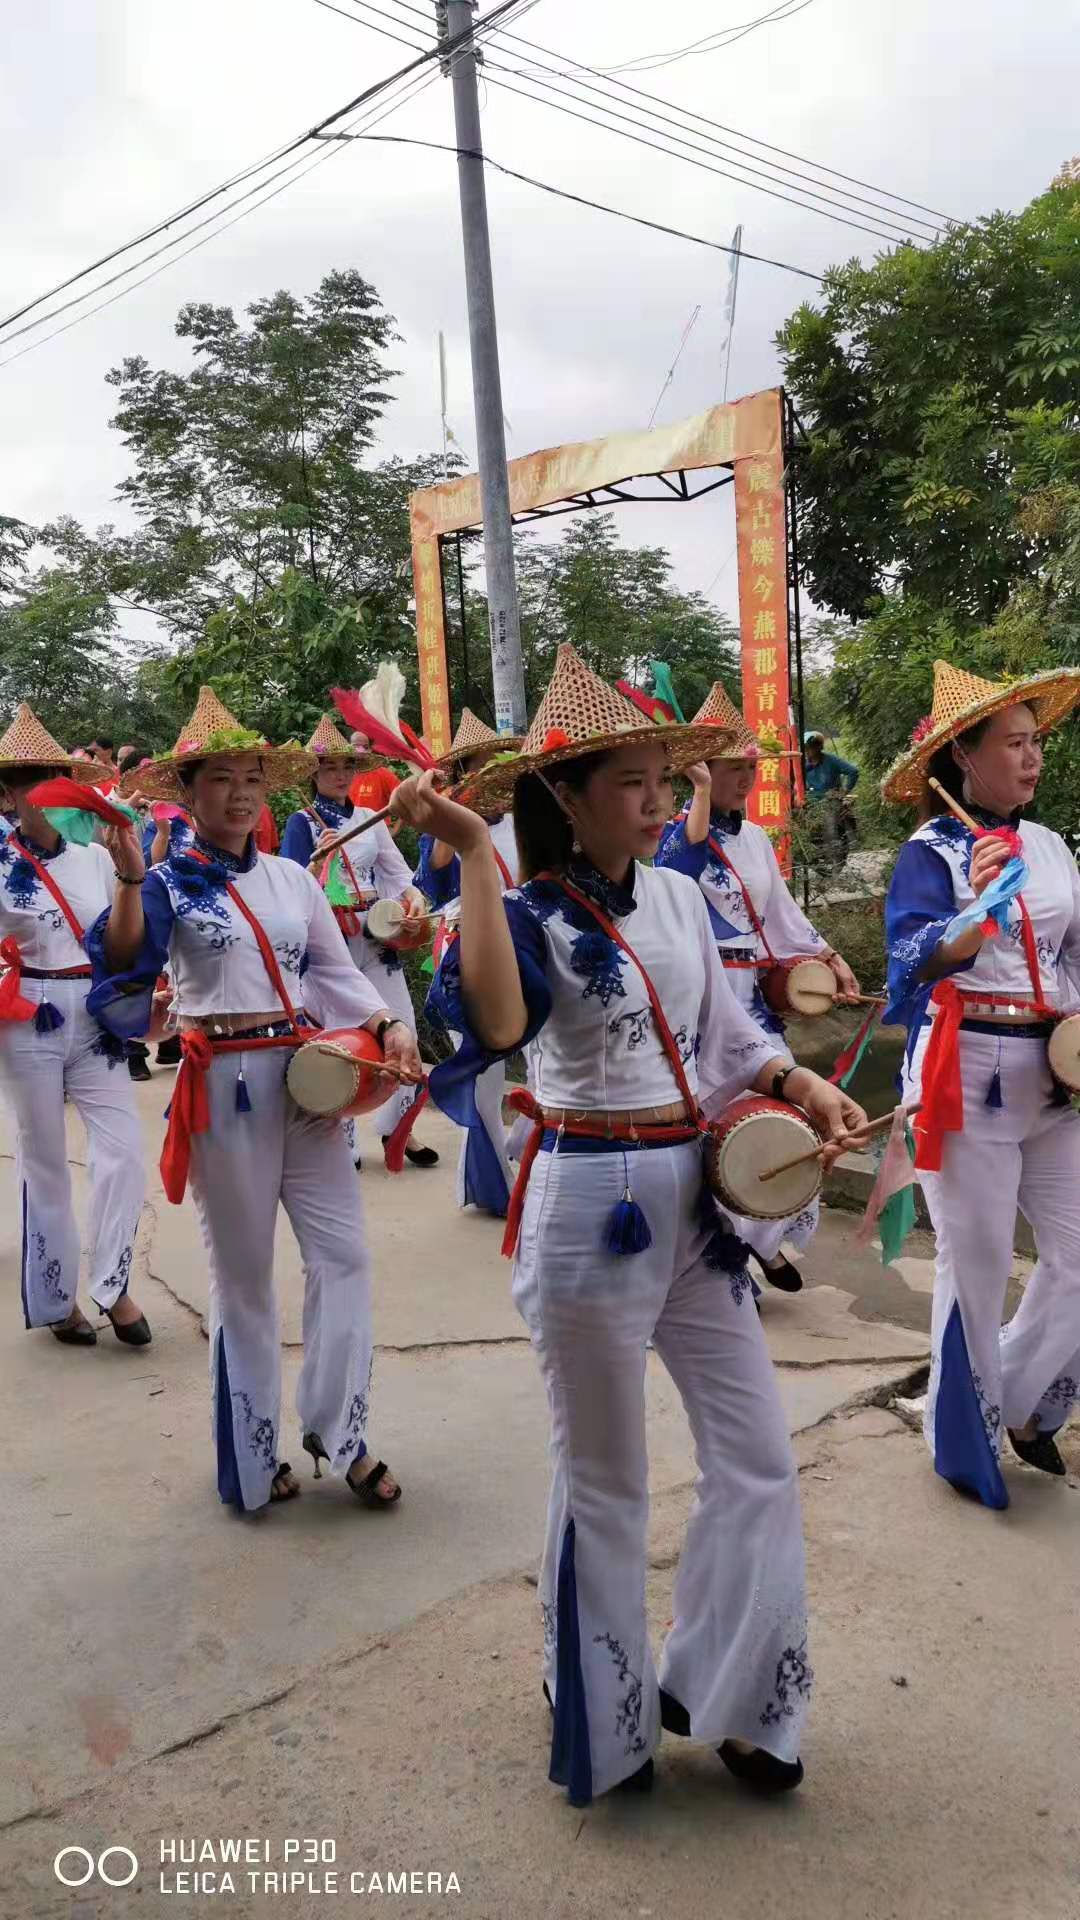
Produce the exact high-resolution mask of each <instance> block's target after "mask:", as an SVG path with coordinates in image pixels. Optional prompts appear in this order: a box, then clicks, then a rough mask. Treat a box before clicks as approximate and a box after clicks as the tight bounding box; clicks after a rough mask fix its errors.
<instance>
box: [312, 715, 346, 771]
mask: <svg viewBox="0 0 1080 1920" xmlns="http://www.w3.org/2000/svg"><path fill="white" fill-rule="evenodd" d="M307 751H308V752H309V753H314V754H317V755H318V757H319V759H320V760H355V759H356V758H357V752H356V748H355V747H354V746H352V745H351V744H350V742H349V741H348V740H346V738H345V735H344V734H343V733H341V732H340V731H339V729H338V728H337V727H335V725H334V723H333V721H332V720H331V719H330V716H329V714H324V715H323V717H322V719H321V720H320V721H319V724H318V726H317V727H316V729H315V731H314V733H313V734H312V736H311V739H310V740H309V741H308V743H307Z"/></svg>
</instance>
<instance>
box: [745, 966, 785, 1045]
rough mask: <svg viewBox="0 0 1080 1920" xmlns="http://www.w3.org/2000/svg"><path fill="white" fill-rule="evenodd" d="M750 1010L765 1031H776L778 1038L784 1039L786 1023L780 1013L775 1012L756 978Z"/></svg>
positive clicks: (753, 1018) (752, 1016)
mask: <svg viewBox="0 0 1080 1920" xmlns="http://www.w3.org/2000/svg"><path fill="white" fill-rule="evenodd" d="M749 1012H750V1018H751V1019H752V1020H756V1021H757V1024H758V1026H759V1027H760V1028H761V1031H762V1032H763V1033H774V1034H776V1036H777V1038H778V1039H780V1040H782V1039H783V1037H784V1031H785V1029H784V1023H783V1021H782V1020H781V1018H780V1016H779V1014H776V1013H774V1012H773V1010H772V1008H771V1007H770V1005H769V1003H768V1001H767V1000H766V998H765V995H764V994H763V993H762V991H761V987H760V984H759V983H758V981H756V980H755V982H754V991H753V995H752V997H751V1000H750V1008H749Z"/></svg>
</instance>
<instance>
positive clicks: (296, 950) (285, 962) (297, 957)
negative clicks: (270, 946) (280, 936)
mask: <svg viewBox="0 0 1080 1920" xmlns="http://www.w3.org/2000/svg"><path fill="white" fill-rule="evenodd" d="M274 952H275V953H276V955H277V957H278V959H279V960H280V962H281V964H282V966H283V967H284V969H285V971H286V973H299V971H300V962H301V960H302V959H303V956H304V949H303V947H302V946H301V944H300V942H299V941H298V940H296V941H291V940H275V942H274Z"/></svg>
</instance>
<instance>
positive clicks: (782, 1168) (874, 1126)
mask: <svg viewBox="0 0 1080 1920" xmlns="http://www.w3.org/2000/svg"><path fill="white" fill-rule="evenodd" d="M900 1111H901V1109H900V1108H899V1107H893V1108H892V1110H891V1112H889V1113H882V1114H879V1115H878V1118H877V1119H876V1120H871V1121H870V1122H869V1124H868V1125H867V1126H865V1127H856V1128H855V1129H854V1130H853V1134H852V1138H853V1139H859V1140H865V1139H868V1138H869V1136H870V1134H872V1133H884V1132H885V1131H886V1130H887V1128H889V1127H891V1126H892V1123H893V1121H894V1120H895V1118H896V1116H897V1114H898V1113H899V1112H900ZM904 1111H905V1112H906V1113H907V1116H908V1118H909V1119H910V1118H911V1115H912V1114H913V1113H918V1111H919V1109H918V1107H917V1106H914V1107H907V1108H905V1109H904ZM833 1144H834V1143H833V1142H832V1141H827V1140H823V1141H822V1143H821V1145H820V1147H811V1148H810V1150H809V1152H808V1153H797V1154H796V1155H795V1157H794V1159H793V1160H781V1161H780V1163H779V1165H778V1166H775V1167H767V1168H766V1170H765V1172H764V1173H759V1174H758V1179H759V1180H775V1179H776V1176H777V1174H778V1173H787V1171H788V1169H789V1168H790V1167H802V1166H805V1164H806V1162H807V1161H808V1160H817V1159H819V1158H820V1156H821V1155H822V1154H823V1153H824V1152H825V1149H826V1147H827V1146H831V1145H833Z"/></svg>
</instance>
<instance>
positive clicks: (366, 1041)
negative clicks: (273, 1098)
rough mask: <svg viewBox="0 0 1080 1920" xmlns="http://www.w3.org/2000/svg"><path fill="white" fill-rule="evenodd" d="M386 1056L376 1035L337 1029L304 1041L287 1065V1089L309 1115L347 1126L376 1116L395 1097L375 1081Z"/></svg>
mask: <svg viewBox="0 0 1080 1920" xmlns="http://www.w3.org/2000/svg"><path fill="white" fill-rule="evenodd" d="M384 1059H385V1055H384V1053H383V1050H382V1048H381V1047H380V1045H379V1043H378V1041H377V1040H376V1039H375V1036H374V1034H370V1033H368V1031H367V1029H366V1028H364V1027H336V1028H334V1029H333V1030H332V1031H331V1032H329V1033H320V1034H318V1035H317V1036H316V1038H315V1039H314V1040H306V1041H305V1042H304V1045H303V1046H302V1047H298V1048H297V1051H296V1052H295V1053H294V1054H293V1057H292V1059H291V1060H290V1061H289V1068H288V1072H287V1073H286V1075H285V1084H286V1086H287V1087H288V1089H289V1092H290V1093H291V1095H292V1097H293V1099H294V1100H295V1102H296V1104H297V1106H298V1107H301V1108H302V1109H303V1111H304V1112H305V1113H317V1114H321V1115H322V1116H323V1117H324V1118H326V1119H334V1120H347V1119H351V1118H353V1117H354V1116H355V1115H356V1114H360V1113H374V1111H375V1109H376V1107H381V1106H382V1105H383V1104H384V1102H385V1101H387V1100H388V1099H389V1097H390V1095H391V1093H392V1092H393V1087H392V1086H391V1085H390V1083H389V1082H388V1081H387V1080H385V1079H383V1078H381V1076H378V1075H376V1073H375V1072H374V1071H373V1069H374V1068H375V1067H379V1066H381V1065H382V1064H383V1061H384Z"/></svg>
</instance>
